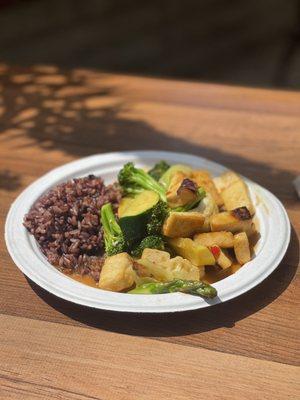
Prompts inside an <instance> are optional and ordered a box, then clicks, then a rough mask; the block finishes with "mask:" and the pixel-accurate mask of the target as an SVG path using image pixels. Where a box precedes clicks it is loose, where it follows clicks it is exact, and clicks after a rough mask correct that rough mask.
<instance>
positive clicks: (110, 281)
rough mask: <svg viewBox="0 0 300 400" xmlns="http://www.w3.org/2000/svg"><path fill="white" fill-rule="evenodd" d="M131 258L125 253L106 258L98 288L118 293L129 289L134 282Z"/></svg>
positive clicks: (134, 274) (134, 276)
mask: <svg viewBox="0 0 300 400" xmlns="http://www.w3.org/2000/svg"><path fill="white" fill-rule="evenodd" d="M132 266H133V261H132V258H131V257H130V256H129V255H128V254H127V253H120V254H116V255H115V256H111V257H107V258H106V260H105V262H104V265H103V267H102V270H101V273H100V279H99V288H100V289H104V290H111V291H113V292H120V291H121V290H124V289H128V288H130V287H131V286H132V285H133V283H134V282H135V278H136V273H135V272H134V270H133V268H132Z"/></svg>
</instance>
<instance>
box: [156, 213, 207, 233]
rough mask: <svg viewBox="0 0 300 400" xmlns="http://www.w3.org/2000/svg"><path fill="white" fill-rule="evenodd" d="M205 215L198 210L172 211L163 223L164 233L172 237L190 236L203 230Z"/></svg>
mask: <svg viewBox="0 0 300 400" xmlns="http://www.w3.org/2000/svg"><path fill="white" fill-rule="evenodd" d="M204 220H205V217H204V216H203V215H202V214H200V213H198V212H171V213H170V215H169V216H168V218H167V219H166V220H165V222H164V225H163V234H164V235H165V236H167V237H170V238H177V237H190V236H193V235H194V234H195V233H197V232H199V231H201V227H202V225H203V223H204Z"/></svg>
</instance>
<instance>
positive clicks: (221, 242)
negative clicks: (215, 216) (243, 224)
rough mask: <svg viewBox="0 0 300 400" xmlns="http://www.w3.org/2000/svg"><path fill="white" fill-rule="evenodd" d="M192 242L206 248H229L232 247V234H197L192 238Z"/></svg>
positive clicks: (223, 232)
mask: <svg viewBox="0 0 300 400" xmlns="http://www.w3.org/2000/svg"><path fill="white" fill-rule="evenodd" d="M194 241H195V242H196V243H199V244H202V245H203V246H207V247H211V246H214V245H216V246H219V247H223V248H230V247H233V234H232V233H231V232H225V231H221V232H208V233H197V234H196V235H195V236H194Z"/></svg>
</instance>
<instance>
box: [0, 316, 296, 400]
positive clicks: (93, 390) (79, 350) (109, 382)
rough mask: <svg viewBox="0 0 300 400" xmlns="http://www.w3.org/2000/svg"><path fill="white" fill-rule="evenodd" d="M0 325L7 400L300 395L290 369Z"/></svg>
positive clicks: (60, 329)
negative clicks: (20, 398)
mask: <svg viewBox="0 0 300 400" xmlns="http://www.w3.org/2000/svg"><path fill="white" fill-rule="evenodd" d="M0 323H1V327H2V330H3V333H4V334H5V336H4V340H2V343H1V347H0V351H1V354H2V356H3V357H4V361H3V363H2V367H1V381H2V388H3V391H4V393H7V396H8V397H7V398H10V395H11V387H13V389H14V392H15V394H18V393H19V394H21V393H22V398H24V399H27V398H28V399H32V398H37V399H44V398H45V396H47V398H59V396H62V398H64V399H78V398H80V399H85V398H86V399H90V398H92V399H116V398H118V399H127V398H130V399H153V398H166V397H168V396H171V397H172V399H176V400H181V399H182V400H183V399H199V398H205V399H208V400H209V399H212V400H213V399H215V398H216V397H217V396H218V395H219V394H220V388H219V385H220V386H221V387H222V399H232V397H233V393H234V396H235V398H239V399H243V398H250V396H251V394H252V393H253V389H254V388H256V390H257V391H258V392H261V393H268V394H267V396H264V398H266V399H278V400H281V399H282V398H283V397H284V398H287V399H289V398H290V399H292V398H296V397H295V395H296V394H297V393H298V394H299V395H300V391H299V389H300V386H298V392H296V390H297V378H298V370H297V368H296V367H293V366H290V365H284V364H277V363H274V362H269V361H262V360H255V359H252V358H249V357H241V356H237V355H228V354H224V353H218V352H215V351H208V350H205V349H201V348H200V349H196V348H189V347H186V346H182V345H174V344H168V343H158V342H154V341H152V340H149V339H146V338H137V337H127V336H123V335H117V334H114V333H109V332H98V331H95V330H93V331H91V330H90V331H87V330H86V329H84V328H80V327H69V326H61V325H58V324H52V323H48V322H40V321H34V320H31V319H25V318H20V317H18V318H14V317H10V316H1V317H0ZM19 332H22V334H21V335H20V333H19ZM99 333H100V334H99ZM20 368H21V370H22V375H20V373H19V371H20ZM36 368H38V369H39V371H38V374H37V373H36ZM298 384H299V382H298ZM15 394H14V395H13V396H12V397H11V398H15ZM200 396H201V397H200ZM293 396H294V397H293Z"/></svg>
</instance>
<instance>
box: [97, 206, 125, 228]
mask: <svg viewBox="0 0 300 400" xmlns="http://www.w3.org/2000/svg"><path fill="white" fill-rule="evenodd" d="M101 223H102V225H103V228H104V230H105V231H106V232H110V233H111V234H114V233H118V234H121V233H122V230H121V228H120V226H119V224H118V223H117V221H116V217H115V214H114V212H113V208H112V205H111V203H107V204H104V206H102V208H101Z"/></svg>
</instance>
